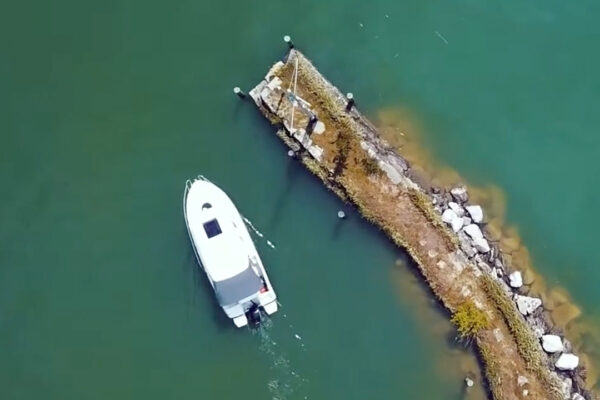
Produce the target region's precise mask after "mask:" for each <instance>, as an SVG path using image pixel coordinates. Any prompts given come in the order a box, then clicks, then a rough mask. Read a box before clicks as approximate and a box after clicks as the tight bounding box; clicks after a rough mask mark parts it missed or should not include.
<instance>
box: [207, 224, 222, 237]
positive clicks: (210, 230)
mask: <svg viewBox="0 0 600 400" xmlns="http://www.w3.org/2000/svg"><path fill="white" fill-rule="evenodd" d="M204 231H205V232H206V236H208V238H209V239H210V238H211V237H215V236H217V235H219V234H220V233H221V232H222V231H221V226H219V222H218V221H217V220H216V219H211V220H210V221H208V222H205V223H204Z"/></svg>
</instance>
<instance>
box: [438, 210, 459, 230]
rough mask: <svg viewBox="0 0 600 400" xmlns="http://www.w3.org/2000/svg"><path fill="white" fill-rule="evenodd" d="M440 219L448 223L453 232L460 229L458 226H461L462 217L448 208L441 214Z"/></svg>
mask: <svg viewBox="0 0 600 400" xmlns="http://www.w3.org/2000/svg"><path fill="white" fill-rule="evenodd" d="M442 221H444V222H445V223H447V224H449V225H450V226H451V227H452V230H453V231H454V232H458V231H460V228H462V226H463V220H462V218H461V217H459V216H458V215H456V212H454V211H453V210H451V209H449V208H448V209H447V210H446V211H444V213H443V214H442Z"/></svg>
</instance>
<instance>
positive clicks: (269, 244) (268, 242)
mask: <svg viewBox="0 0 600 400" xmlns="http://www.w3.org/2000/svg"><path fill="white" fill-rule="evenodd" d="M242 218H243V219H244V222H245V223H246V225H248V227H249V228H250V229H252V232H254V233H256V236H258V237H259V238H261V239H265V240H266V241H267V245H268V246H269V247H270V248H272V249H274V248H275V245H274V244H273V242H271V241H270V240H268V239H267V238H265V235H263V234H262V232H261V231H259V230H258V229H256V227H255V226H254V224H253V223H252V222H251V221H250V220H249V219H248V218H246V217H244V216H243V215H242Z"/></svg>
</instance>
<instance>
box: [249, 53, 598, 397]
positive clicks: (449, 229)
mask: <svg viewBox="0 0 600 400" xmlns="http://www.w3.org/2000/svg"><path fill="white" fill-rule="evenodd" d="M291 47H292V46H291ZM249 95H250V96H251V97H252V99H253V100H254V102H255V103H256V105H257V106H258V108H259V109H260V111H261V112H262V114H263V115H264V116H265V117H266V118H268V119H269V120H270V121H271V122H272V123H273V124H274V125H275V126H276V127H277V129H276V132H277V135H278V136H279V137H280V138H281V139H282V140H283V141H284V143H285V144H286V145H287V146H288V147H289V148H290V150H291V152H293V153H292V155H293V156H294V157H296V158H297V159H298V160H299V161H301V162H302V163H303V164H304V165H305V166H306V167H307V168H308V169H309V170H310V171H311V172H312V173H314V174H315V175H316V176H317V177H319V178H320V179H321V180H322V181H323V183H324V184H325V185H326V186H327V187H328V188H329V189H331V190H332V191H333V192H334V193H335V194H337V195H338V196H339V197H341V198H342V199H343V200H345V201H347V202H350V203H352V204H354V205H355V206H356V207H357V208H358V210H359V211H360V213H361V214H362V215H363V217H365V218H366V219H367V220H369V221H370V222H372V223H373V224H375V225H377V226H379V227H380V228H381V229H382V230H383V231H384V232H385V233H386V234H387V235H388V236H389V237H390V239H391V240H393V241H394V242H395V243H396V244H397V245H398V246H401V247H402V248H404V249H406V251H408V253H409V254H410V255H411V257H412V258H413V259H414V261H415V263H416V265H417V266H418V268H419V270H420V272H421V274H422V276H423V278H424V279H425V281H427V283H428V284H429V286H430V287H431V289H432V291H433V293H434V294H435V296H437V298H438V299H439V301H440V302H441V303H442V304H443V305H444V306H445V307H446V308H447V309H448V310H449V311H450V312H451V313H452V314H453V315H454V316H456V318H455V317H453V322H455V323H458V326H457V327H458V330H459V332H461V334H462V336H463V338H467V339H468V340H472V341H473V342H474V343H475V344H476V346H477V349H478V352H479V355H480V358H481V360H482V366H483V369H484V372H485V376H486V380H487V383H488V385H489V389H490V393H491V396H492V397H493V398H494V399H552V400H554V399H556V400H559V399H560V400H562V399H565V400H566V399H570V400H581V399H588V400H591V399H594V398H596V397H594V394H593V393H591V392H589V391H586V389H585V388H586V385H585V368H583V367H582V365H581V363H580V360H579V357H578V356H577V355H576V354H574V351H573V348H572V346H571V344H570V343H569V341H568V340H567V339H566V338H564V337H563V336H561V333H560V332H559V331H558V330H557V329H556V328H555V327H553V326H552V324H551V321H550V319H549V318H548V317H547V313H545V311H544V307H543V303H542V300H541V299H539V298H536V297H532V296H530V295H529V294H528V285H527V284H526V283H525V282H524V279H523V276H522V274H521V272H520V271H519V270H518V266H515V265H509V262H508V261H507V259H508V258H505V257H504V256H503V253H502V250H501V249H500V247H499V246H498V243H497V242H495V241H494V240H493V238H491V236H490V235H489V234H488V232H487V230H486V215H485V211H484V210H483V209H482V207H481V206H479V205H477V204H473V203H472V202H470V199H469V193H468V190H467V188H466V187H465V186H457V187H453V188H442V187H435V186H432V185H430V184H429V183H427V182H422V180H419V179H417V178H416V177H415V176H413V174H412V172H411V167H410V165H409V163H408V162H407V161H406V160H405V159H404V158H403V157H402V156H401V155H400V154H398V153H397V152H396V151H395V150H394V149H392V148H391V147H390V146H389V145H388V144H387V143H386V142H385V141H384V140H383V139H381V138H380V136H379V135H378V133H377V129H376V128H375V127H374V126H373V125H372V124H371V123H370V122H369V121H368V120H367V119H366V118H365V117H364V116H363V115H362V114H361V113H360V112H359V111H358V110H357V105H356V103H355V98H354V96H352V95H351V94H350V93H348V94H346V95H345V94H343V93H342V92H341V91H340V90H338V89H337V88H336V87H335V86H333V85H332V84H331V83H330V82H329V81H328V80H327V79H326V78H325V77H324V76H323V75H322V74H321V73H320V72H319V71H318V70H317V69H316V68H315V67H314V66H313V65H312V63H311V62H310V61H309V60H308V59H307V58H306V57H305V56H304V55H303V54H302V53H300V52H299V51H298V50H296V49H295V48H293V47H292V48H290V50H289V52H288V53H287V54H286V56H285V58H284V60H283V61H280V62H277V63H276V64H275V65H274V66H272V67H271V69H270V70H269V71H268V73H267V75H266V76H265V78H264V80H262V81H261V82H260V83H259V84H258V85H257V86H256V87H255V88H254V89H252V90H251V91H250V93H249ZM459 317H460V318H459ZM457 321H458V322H457Z"/></svg>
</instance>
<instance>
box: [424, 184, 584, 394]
mask: <svg viewBox="0 0 600 400" xmlns="http://www.w3.org/2000/svg"><path fill="white" fill-rule="evenodd" d="M430 195H431V197H432V201H433V205H434V207H435V209H436V210H437V211H438V212H439V213H440V214H441V215H442V221H443V222H444V223H446V224H447V225H448V226H449V227H450V228H451V229H452V230H453V231H454V232H455V233H456V234H457V236H458V239H459V242H460V248H461V250H462V251H463V252H464V253H465V255H466V256H467V257H468V258H470V259H472V260H473V261H474V264H475V265H477V266H478V267H479V268H480V269H481V271H482V272H484V273H489V274H491V275H492V276H494V277H495V278H497V279H500V280H501V281H502V282H503V284H504V286H505V287H506V290H507V291H510V290H512V292H513V299H514V301H515V304H516V306H517V309H518V310H519V312H520V313H521V314H522V315H523V317H524V318H525V320H526V321H527V323H528V324H529V325H530V326H531V328H532V330H533V332H534V333H535V334H536V336H537V337H538V338H539V339H540V343H541V346H542V348H543V349H544V351H545V352H546V353H547V354H548V356H549V358H550V361H551V362H552V364H550V365H549V368H551V369H554V372H553V374H556V376H557V378H558V380H559V382H560V383H561V392H562V393H563V396H564V398H565V400H585V397H584V396H583V395H581V394H580V393H578V392H577V387H579V386H577V385H575V386H576V387H575V388H574V387H573V386H574V382H576V381H577V374H576V372H577V371H576V370H577V368H578V367H579V357H578V356H576V355H575V354H572V353H571V352H570V347H571V346H570V344H569V343H568V342H567V341H566V340H563V338H561V337H560V336H558V335H556V334H551V333H550V330H552V329H551V324H550V323H549V321H548V319H547V318H546V316H545V315H544V308H543V304H542V300H541V299H539V298H537V297H531V296H527V295H525V293H526V290H527V289H526V288H525V287H524V285H525V282H524V280H523V275H522V273H521V272H520V271H514V270H513V271H512V272H510V273H506V271H505V268H506V266H505V265H504V262H503V261H502V256H501V254H500V251H499V249H498V247H497V246H495V245H494V244H493V243H494V241H493V240H491V239H490V238H488V237H486V233H485V216H484V211H483V209H482V208H481V206H479V205H477V204H469V203H468V201H469V195H468V193H467V189H466V187H465V186H462V185H461V186H457V187H454V188H452V189H451V190H450V192H449V193H444V192H443V191H441V190H440V189H435V190H432V193H431V194H430ZM519 383H520V386H521V385H522V384H523V382H519ZM526 392H528V391H527V389H524V396H526V394H525V393H526Z"/></svg>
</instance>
